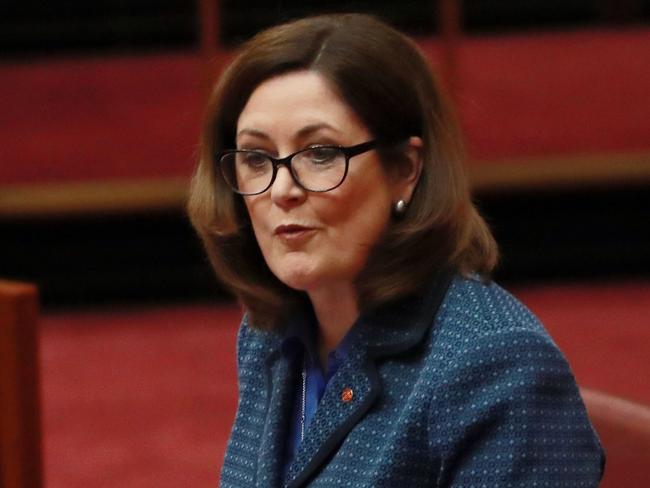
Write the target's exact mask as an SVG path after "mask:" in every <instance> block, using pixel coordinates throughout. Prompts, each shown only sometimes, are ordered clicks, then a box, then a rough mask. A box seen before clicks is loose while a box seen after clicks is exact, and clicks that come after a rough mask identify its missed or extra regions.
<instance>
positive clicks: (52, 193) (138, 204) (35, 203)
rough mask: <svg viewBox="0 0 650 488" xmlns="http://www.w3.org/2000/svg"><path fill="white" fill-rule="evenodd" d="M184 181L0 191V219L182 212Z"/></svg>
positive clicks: (23, 187)
mask: <svg viewBox="0 0 650 488" xmlns="http://www.w3.org/2000/svg"><path fill="white" fill-rule="evenodd" d="M187 186H188V180H186V179H184V178H169V179H156V180H143V181H138V180H128V181H93V182H77V183H59V184H55V183H48V184H40V185H39V184H32V185H15V186H8V187H5V188H0V218H2V217H5V218H6V217H53V216H68V215H77V214H90V213H109V212H133V211H152V210H167V209H178V208H182V206H183V205H184V204H185V200H186V198H187Z"/></svg>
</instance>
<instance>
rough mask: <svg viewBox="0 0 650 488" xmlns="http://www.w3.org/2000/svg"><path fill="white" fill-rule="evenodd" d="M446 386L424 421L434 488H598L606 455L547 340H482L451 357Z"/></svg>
mask: <svg viewBox="0 0 650 488" xmlns="http://www.w3.org/2000/svg"><path fill="white" fill-rule="evenodd" d="M444 383H445V388H444V391H440V392H436V394H435V395H434V398H435V400H434V401H433V402H432V404H431V410H430V413H429V444H430V447H431V448H432V449H433V450H435V451H436V452H437V453H441V452H442V456H441V460H442V463H441V464H442V468H441V471H440V476H439V478H438V480H437V481H438V483H437V486H442V487H470V486H472V487H474V486H477V487H478V486H490V487H492V486H495V487H496V486H508V487H520V486H521V487H529V486H552V487H576V486H581V487H596V486H598V483H599V480H600V478H601V476H602V471H603V467H604V454H603V451H602V448H601V445H600V442H599V440H598V437H597V435H596V434H595V431H594V429H593V427H592V426H591V424H590V422H589V419H588V417H587V413H586V410H585V407H584V404H583V402H582V399H581V397H580V393H579V391H578V387H577V385H576V383H575V380H574V378H573V375H572V373H571V370H570V369H569V366H568V364H567V362H566V360H565V359H564V357H563V356H562V353H561V352H560V351H559V350H558V349H557V347H556V346H555V344H553V342H552V341H551V339H550V338H549V337H548V336H545V335H544V334H543V333H541V332H536V331H530V330H516V329H515V330H512V329H511V330H509V331H507V332H501V333H492V334H487V335H485V336H483V337H481V338H480V340H479V341H477V343H476V344H472V345H467V346H466V347H463V348H460V350H459V351H457V354H456V355H455V359H454V360H452V361H450V363H449V377H448V379H447V380H446V381H445V382H444ZM438 455H440V454H438Z"/></svg>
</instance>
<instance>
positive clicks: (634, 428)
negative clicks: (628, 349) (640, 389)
mask: <svg viewBox="0 0 650 488" xmlns="http://www.w3.org/2000/svg"><path fill="white" fill-rule="evenodd" d="M581 393H582V398H583V399H584V401H585V405H586V406H587V411H588V412H589V417H590V418H591V421H592V423H593V424H594V427H595V428H596V430H597V431H598V435H599V436H600V440H601V442H602V444H603V447H604V448H605V452H606V454H607V464H606V467H605V476H604V477H603V481H602V483H601V485H600V486H601V488H620V487H623V486H624V487H626V488H637V487H638V488H645V487H650V407H648V406H646V405H640V404H638V403H634V402H631V401H628V400H624V399H622V398H619V397H616V396H613V395H609V394H607V393H604V392H600V391H595V390H590V389H587V388H583V389H582V390H581Z"/></svg>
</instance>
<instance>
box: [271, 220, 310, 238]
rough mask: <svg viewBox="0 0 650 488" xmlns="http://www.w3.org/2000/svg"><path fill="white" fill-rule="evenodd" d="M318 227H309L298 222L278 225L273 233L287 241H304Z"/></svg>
mask: <svg viewBox="0 0 650 488" xmlns="http://www.w3.org/2000/svg"><path fill="white" fill-rule="evenodd" d="M315 231H316V229H315V228H314V227H307V226H304V225H298V224H287V225H278V226H277V227H276V228H275V230H274V231H273V235H275V236H276V237H278V238H280V239H282V240H283V241H285V242H294V243H297V242H299V241H303V240H304V239H306V238H308V237H309V236H311V235H312V234H313V233H314V232H315Z"/></svg>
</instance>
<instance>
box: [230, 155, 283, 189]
mask: <svg viewBox="0 0 650 488" xmlns="http://www.w3.org/2000/svg"><path fill="white" fill-rule="evenodd" d="M220 165H221V173H222V174H223V177H224V179H225V180H226V182H227V183H228V184H229V185H230V186H231V187H232V189H233V190H235V191H236V192H238V193H242V194H244V195H250V194H254V193H260V192H262V191H264V190H266V188H267V187H268V186H269V185H270V183H271V178H272V177H273V163H272V162H271V160H270V159H269V158H268V157H267V156H266V155H265V154H263V153H261V152H257V151H236V152H231V153H227V154H224V155H223V156H222V157H221V160H220Z"/></svg>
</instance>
